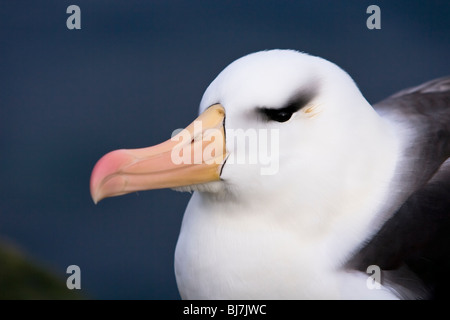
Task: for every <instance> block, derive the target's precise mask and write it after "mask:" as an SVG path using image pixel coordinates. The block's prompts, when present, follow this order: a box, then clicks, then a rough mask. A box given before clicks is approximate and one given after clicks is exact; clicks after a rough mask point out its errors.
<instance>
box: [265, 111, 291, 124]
mask: <svg viewBox="0 0 450 320" xmlns="http://www.w3.org/2000/svg"><path fill="white" fill-rule="evenodd" d="M261 111H262V112H263V113H264V115H265V116H266V117H267V118H268V120H273V121H277V122H286V121H288V120H289V119H290V118H291V117H292V115H293V114H294V112H293V110H289V109H285V108H283V109H266V108H263V109H261Z"/></svg>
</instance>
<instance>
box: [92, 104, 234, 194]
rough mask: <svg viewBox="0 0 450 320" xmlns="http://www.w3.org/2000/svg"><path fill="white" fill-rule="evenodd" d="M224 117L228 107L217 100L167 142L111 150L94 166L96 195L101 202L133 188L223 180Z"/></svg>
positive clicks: (162, 186)
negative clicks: (221, 173) (136, 147)
mask: <svg viewBox="0 0 450 320" xmlns="http://www.w3.org/2000/svg"><path fill="white" fill-rule="evenodd" d="M224 119H225V110H224V108H223V107H222V106H221V105H220V104H215V105H212V106H210V107H209V108H208V109H206V110H205V111H204V112H203V113H202V114H200V115H199V117H198V118H197V119H196V120H194V122H192V123H191V124H190V125H189V126H188V127H186V128H185V129H184V130H182V131H181V132H180V133H178V134H177V135H175V136H174V137H172V138H171V139H169V140H167V141H165V142H163V143H160V144H158V145H155V146H152V147H147V148H140V149H121V150H115V151H112V152H110V153H107V154H106V155H104V156H103V157H102V158H101V159H100V160H99V161H98V162H97V164H96V165H95V167H94V169H93V170H92V174H91V181H90V190H91V196H92V199H93V200H94V202H95V203H98V202H99V201H100V200H102V199H104V198H108V197H114V196H119V195H124V194H127V193H130V192H136V191H143V190H151V189H162V188H174V187H181V186H189V185H194V184H200V183H206V182H210V181H216V180H220V171H221V168H222V164H223V162H224V160H225V158H226V151H225V150H226V148H225V131H224Z"/></svg>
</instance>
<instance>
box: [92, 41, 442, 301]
mask: <svg viewBox="0 0 450 320" xmlns="http://www.w3.org/2000/svg"><path fill="white" fill-rule="evenodd" d="M238 133H239V134H238ZM242 137H243V139H242ZM239 138H241V140H240V141H241V142H239V141H238V142H236V139H238V140H239ZM242 141H244V142H247V144H245V143H244V144H243V143H242ZM255 144H256V146H255ZM261 150H263V151H264V152H265V154H264V153H262V151H261ZM263 155H266V157H262V156H263ZM267 155H269V156H267ZM449 156H450V77H444V78H440V79H436V80H433V81H430V82H427V83H424V84H422V85H419V86H417V87H414V88H409V89H406V90H402V91H400V92H398V93H396V94H394V95H392V96H390V97H388V98H387V99H385V100H383V101H381V102H379V103H377V104H375V105H373V106H372V105H370V104H369V103H368V102H367V100H366V99H365V98H364V96H363V95H362V93H361V92H360V90H359V89H358V87H357V85H356V84H355V82H354V81H353V80H352V78H351V77H350V76H349V75H348V74H347V73H346V72H345V71H343V70H342V69H341V68H340V67H338V66H337V65H335V64H334V63H332V62H330V61H327V60H325V59H323V58H320V57H316V56H312V55H308V54H305V53H301V52H298V51H294V50H267V51H261V52H256V53H252V54H249V55H247V56H244V57H242V58H240V59H238V60H236V61H234V62H232V63H231V64H230V65H229V66H227V67H226V68H225V69H224V70H223V71H222V72H221V73H220V74H219V75H218V76H217V77H216V78H215V79H214V80H213V81H212V83H211V84H210V85H209V86H208V88H207V89H206V91H205V92H204V94H203V97H202V99H201V102H200V107H199V117H198V118H197V119H196V120H195V121H194V122H192V123H191V124H190V125H189V126H188V127H187V128H186V129H184V130H182V131H181V132H179V133H178V134H177V135H174V136H173V137H172V138H171V139H169V140H167V141H166V142H163V143H161V144H159V145H156V146H152V147H147V148H141V149H121V150H116V151H112V152H110V153H108V154H106V155H104V156H103V157H102V158H101V159H100V160H99V161H98V162H97V164H96V165H95V167H94V169H93V171H92V175H91V181H90V191H91V195H92V198H93V200H94V202H95V203H97V202H98V201H100V200H102V199H104V198H107V197H112V196H118V195H123V194H127V193H131V192H136V191H141V190H150V189H157V188H173V189H175V190H180V191H189V192H193V194H192V197H191V199H190V201H189V203H188V206H187V208H186V211H185V213H184V217H183V221H182V226H181V231H180V234H179V238H178V242H177V246H176V250H175V275H176V280H177V285H178V289H179V292H180V295H181V297H182V298H183V299H428V298H436V297H442V296H444V295H445V290H446V289H445V286H446V285H447V286H448V283H449V282H448V280H445V279H446V278H448V276H447V273H448V269H445V268H446V267H450V265H449V260H450V252H449V249H448V247H450V242H449V237H448V233H447V234H446V233H445V232H446V231H445V230H448V227H449V226H450V218H449V216H450V160H449V159H448V158H449ZM263 160H264V161H263ZM269 169H270V170H269ZM445 227H447V229H445ZM446 248H447V249H446Z"/></svg>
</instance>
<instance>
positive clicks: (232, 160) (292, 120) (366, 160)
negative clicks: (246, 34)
mask: <svg viewBox="0 0 450 320" xmlns="http://www.w3.org/2000/svg"><path fill="white" fill-rule="evenodd" d="M385 131H386V128H385V126H384V124H383V123H382V122H381V121H380V120H379V117H378V115H377V114H376V113H375V111H374V110H373V109H372V107H371V106H370V105H369V104H368V103H367V101H366V100H365V99H364V97H363V96H362V95H361V93H360V91H359V90H358V88H357V86H356V85H355V83H354V82H353V80H352V79H351V78H350V76H349V75H348V74H347V73H346V72H344V71H343V70H342V69H340V68H339V67H337V66H336V65H335V64H333V63H331V62H329V61H327V60H324V59H322V58H319V57H314V56H310V55H307V54H304V53H300V52H297V51H292V50H270V51H262V52H257V53H253V54H250V55H247V56H245V57H243V58H240V59H238V60H236V61H234V62H233V63H231V64H230V65H229V66H228V67H227V68H225V69H224V70H223V71H222V72H221V73H220V74H219V75H218V76H217V78H216V79H215V80H214V81H213V82H212V83H211V84H210V85H209V87H208V88H207V90H206V91H205V93H204V95H203V98H202V100H201V103H200V116H199V118H197V120H196V121H194V122H193V123H192V124H191V125H190V126H188V127H187V128H186V129H185V130H183V131H181V132H180V133H179V134H178V135H177V136H174V137H172V139H170V140H168V141H167V142H164V143H162V144H160V145H157V146H154V147H149V148H143V149H135V150H117V151H113V152H111V153H109V154H107V155H105V156H104V157H103V158H102V159H100V160H99V161H98V163H97V164H96V166H95V168H94V170H93V173H92V177H91V194H92V197H93V199H94V201H95V202H98V201H99V200H101V199H103V198H106V197H111V196H116V195H122V194H126V193H130V192H134V191H139V190H148V189H155V188H167V187H168V188H176V189H179V190H188V191H191V190H194V191H200V192H202V193H205V194H207V195H211V196H217V195H221V196H223V197H225V198H234V199H241V200H242V201H244V199H250V198H254V197H248V196H249V195H255V196H257V198H259V199H263V198H264V197H286V198H285V200H286V201H289V200H291V198H294V197H295V198H302V199H307V200H309V201H307V203H314V202H315V203H316V204H317V201H319V202H320V203H321V206H327V205H328V204H333V206H336V205H339V204H345V205H346V206H349V205H351V206H357V205H358V203H359V200H360V199H365V197H366V195H367V194H370V193H373V192H372V191H373V190H372V189H371V190H369V188H373V184H370V182H373V181H380V183H381V180H383V179H384V177H382V176H379V170H372V169H371V168H374V166H375V167H380V166H385V165H388V164H387V162H386V161H384V160H383V159H385V154H384V153H383V152H379V149H380V148H379V147H380V146H381V145H382V144H383V143H385V142H386V139H384V138H381V136H383V132H385ZM371 165H374V166H371ZM369 191H370V192H369ZM300 195H301V197H300ZM349 196H351V197H353V200H352V201H350V202H349V201H348V199H347V198H348V197H349ZM355 196H356V197H355ZM315 200H317V201H315ZM325 210H327V209H325Z"/></svg>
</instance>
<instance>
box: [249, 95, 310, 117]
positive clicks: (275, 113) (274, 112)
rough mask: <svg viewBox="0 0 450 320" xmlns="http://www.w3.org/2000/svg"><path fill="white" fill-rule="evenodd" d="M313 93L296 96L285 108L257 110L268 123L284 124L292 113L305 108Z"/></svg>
mask: <svg viewBox="0 0 450 320" xmlns="http://www.w3.org/2000/svg"><path fill="white" fill-rule="evenodd" d="M313 95H314V93H313V91H310V92H307V93H305V92H303V93H302V94H298V95H297V96H296V97H295V98H294V99H293V100H292V101H291V102H289V103H288V104H287V105H286V106H285V107H282V108H279V109H276V108H265V107H263V108H258V111H259V112H260V113H261V114H263V115H264V117H265V118H266V119H267V120H268V121H277V122H286V121H288V120H289V119H290V118H291V117H292V115H293V114H294V113H296V112H297V111H299V110H300V109H302V108H303V107H305V106H306V105H307V104H308V103H309V102H310V101H311V100H312V98H313Z"/></svg>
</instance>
